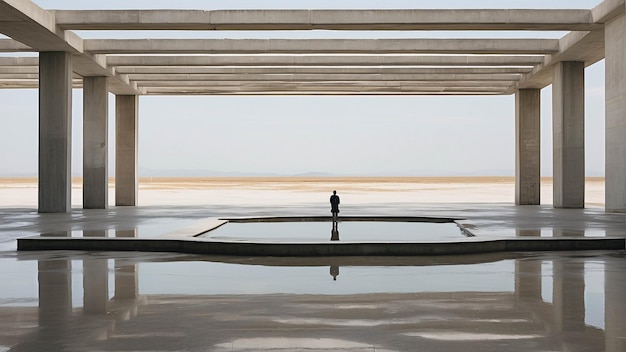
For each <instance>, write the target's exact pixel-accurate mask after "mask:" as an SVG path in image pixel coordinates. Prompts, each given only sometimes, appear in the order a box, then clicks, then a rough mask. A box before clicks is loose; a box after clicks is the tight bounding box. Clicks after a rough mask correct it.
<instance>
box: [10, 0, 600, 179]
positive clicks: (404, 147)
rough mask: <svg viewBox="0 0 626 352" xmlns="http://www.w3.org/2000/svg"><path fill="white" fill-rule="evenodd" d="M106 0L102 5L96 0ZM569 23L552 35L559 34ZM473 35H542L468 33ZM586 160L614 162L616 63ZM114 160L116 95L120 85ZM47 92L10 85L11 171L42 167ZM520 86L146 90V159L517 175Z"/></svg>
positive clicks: (65, 4)
mask: <svg viewBox="0 0 626 352" xmlns="http://www.w3.org/2000/svg"><path fill="white" fill-rule="evenodd" d="M35 2H36V3H38V4H39V5H40V6H42V7H44V8H75V9H79V8H96V7H97V8H112V9H113V8H120V9H121V8H173V7H177V8H192V9H229V8H233V9H234V8H591V7H593V6H595V5H596V4H597V3H599V1H598V0H578V1H567V2H566V4H563V3H565V2H563V1H556V0H551V1H550V0H543V1H533V0H530V1H529V0H525V1H479V0H476V1H446V0H441V1H436V2H434V1H399V0H396V1H384V2H381V1H363V0H361V1H335V0H333V1H330V0H329V1H297V2H296V1H292V2H287V1H278V0H276V1H251V0H248V1H244V0H240V1H227V2H226V1H192V0H187V1H185V0H179V1H176V2H172V1H154V0H152V1H111V0H109V1H106V2H104V1H101V2H91V1H89V2H87V1H59V0H56V1H43V0H42V1H35ZM96 3H97V4H98V5H97V6H94V5H93V4H96ZM562 34H563V33H560V32H557V33H550V32H548V33H541V36H542V37H546V38H558V37H560V36H562ZM80 35H81V36H82V37H84V38H97V37H111V36H115V37H120V38H125V37H183V36H187V35H194V36H198V37H212V38H220V37H226V38H244V37H268V38H271V37H280V38H320V37H324V38H327V37H335V38H363V37H366V38H367V37H375V38H380V37H386V38H394V37H403V38H406V37H456V36H458V35H459V33H458V32H383V33H376V34H372V33H368V32H348V33H344V32H341V33H338V34H337V33H333V32H329V31H315V32H270V33H264V32H260V33H250V32H216V31H214V32H201V33H193V34H191V33H182V32H173V31H168V32H143V31H142V32H132V33H131V34H126V33H122V32H109V33H106V32H95V33H88V32H80ZM463 36H464V37H469V38H471V37H474V38H484V37H512V36H515V37H535V36H537V33H536V32H533V33H529V32H516V33H510V32H509V33H507V32H495V33H494V32H488V33H485V32H467V33H463ZM585 86H586V101H585V104H586V130H585V136H586V141H585V142H586V168H587V173H588V175H598V174H603V172H604V62H599V63H598V64H595V65H593V66H591V67H589V68H587V70H586V82H585ZM110 98H111V99H110V101H111V103H110V107H109V114H110V121H111V124H110V137H111V138H110V139H111V141H110V157H111V158H110V159H111V162H110V165H109V167H110V169H111V171H113V167H114V162H113V156H114V143H113V140H114V139H113V138H114V125H113V123H114V121H113V120H114V105H113V104H114V102H113V101H114V99H113V96H112V95H110ZM37 100H38V98H37V91H36V90H0V106H2V110H1V111H2V113H1V114H0V162H1V164H0V176H1V175H17V174H19V175H28V174H30V175H35V174H36V170H37V118H38V117H37ZM73 106H74V108H73V136H74V137H73V149H72V154H73V155H72V159H73V161H72V169H73V173H74V174H75V175H80V173H81V169H82V151H81V145H82V136H81V134H82V121H81V119H82V91H81V90H75V91H74V95H73ZM514 120H515V111H514V96H495V97H436V96H396V97H393V96H381V97H375V96H363V97H359V96H351V97H350V96H343V97H332V96H318V97H315V96H310V97H303V96H299V97H295V96H287V97H278V96H277V97H211V96H201V97H169V96H168V97H154V96H150V97H141V98H140V100H139V128H140V129H139V131H140V132H139V166H140V169H142V170H145V169H159V170H177V169H184V170H194V169H206V170H216V171H232V172H249V173H278V174H299V173H306V172H311V171H320V172H330V173H336V174H340V175H370V174H386V175H398V174H407V173H411V174H416V175H432V174H440V175H458V174H472V175H473V174H489V175H512V173H513V170H514V166H515V155H514V151H515V149H514V148H515V146H514V140H515V136H514V122H515V121H514ZM541 128H542V153H541V158H542V159H541V163H542V174H543V175H544V176H548V175H551V170H552V155H551V154H552V136H551V131H552V126H551V90H550V87H548V88H545V89H543V91H542V125H541Z"/></svg>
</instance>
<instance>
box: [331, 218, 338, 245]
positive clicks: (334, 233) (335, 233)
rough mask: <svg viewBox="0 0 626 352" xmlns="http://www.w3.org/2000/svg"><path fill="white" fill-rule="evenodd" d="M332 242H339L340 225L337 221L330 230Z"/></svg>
mask: <svg viewBox="0 0 626 352" xmlns="http://www.w3.org/2000/svg"><path fill="white" fill-rule="evenodd" d="M330 240H331V241H339V225H337V222H336V221H333V228H332V229H331V230H330Z"/></svg>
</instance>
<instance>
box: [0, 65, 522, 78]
mask: <svg viewBox="0 0 626 352" xmlns="http://www.w3.org/2000/svg"><path fill="white" fill-rule="evenodd" d="M2 70H3V68H2V67H0V73H2V72H3V71H2ZM115 71H116V72H118V73H123V74H126V75H127V76H128V77H134V75H135V74H139V75H169V74H177V75H182V74H187V75H190V76H193V75H215V74H221V75H241V74H283V75H285V74H310V75H315V74H319V75H321V74H325V75H333V74H370V75H371V74H379V75H385V74H394V75H414V74H431V75H433V74H437V75H452V74H470V75H475V74H522V73H526V72H528V71H530V68H528V67H472V68H469V67H467V68H464V67H332V66H330V67H197V66H192V67H189V66H185V67H175V66H174V67H173V66H140V67H129V66H117V67H116V68H115ZM34 72H35V73H36V71H34ZM27 73H32V72H31V71H28V72H27Z"/></svg>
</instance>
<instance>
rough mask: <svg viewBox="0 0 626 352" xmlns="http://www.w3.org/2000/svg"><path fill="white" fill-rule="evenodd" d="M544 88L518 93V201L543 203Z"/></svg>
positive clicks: (518, 202) (516, 181)
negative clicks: (542, 104)
mask: <svg viewBox="0 0 626 352" xmlns="http://www.w3.org/2000/svg"><path fill="white" fill-rule="evenodd" d="M540 102H541V90H540V89H520V90H518V91H517V92H516V94H515V204H517V205H538V204H540V203H541V196H540V194H541V192H540V191H541V190H540V184H541V163H540V159H541V149H540V146H541V133H540V125H541V119H540V117H541V104H540Z"/></svg>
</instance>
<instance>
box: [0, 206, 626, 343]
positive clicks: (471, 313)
mask: <svg viewBox="0 0 626 352" xmlns="http://www.w3.org/2000/svg"><path fill="white" fill-rule="evenodd" d="M244 204H245V203H244ZM344 209H345V210H343V211H344V213H345V214H353V215H356V214H358V215H407V216H441V217H448V216H449V217H462V218H466V219H469V220H471V222H472V224H473V225H474V226H475V229H474V232H476V233H477V235H478V236H484V237H486V238H487V237H506V236H544V237H546V236H592V237H595V236H622V237H624V236H625V233H626V226H625V221H624V215H623V214H609V213H605V212H604V211H603V210H602V209H601V208H590V209H578V210H565V209H553V208H552V207H551V206H525V207H516V206H513V205H510V204H500V203H497V204H490V203H476V204H472V203H458V204H445V203H437V204H435V203H433V204H425V203H420V204H417V203H416V204H407V203H402V204H394V203H393V202H386V203H378V204H355V205H351V206H347V207H345V208H344ZM326 212H327V209H326V206H325V204H324V205H323V206H322V205H320V206H315V205H313V206H306V205H294V204H290V205H284V206H276V205H271V206H259V205H240V206H237V205H232V204H231V205H229V206H228V207H224V206H218V205H197V204H196V205H190V206H141V207H137V208H122V207H112V208H110V209H108V210H81V209H76V210H74V211H73V212H72V213H70V214H37V213H36V211H35V210H34V209H32V208H11V207H1V208H0V282H2V283H3V284H2V286H1V288H0V351H87V350H89V351H259V350H261V351H263V350H265V351H327V350H333V351H418V350H419V351H529V350H530V351H611V352H613V351H614V352H617V351H625V350H626V305H624V299H625V298H626V254H625V253H624V251H604V252H590V251H579V252H538V253H501V254H489V255H463V256H441V257H350V258H333V257H327V258H317V259H314V258H271V257H225V256H201V255H184V254H175V253H137V252H82V251H46V252H18V251H16V239H17V238H18V237H23V236H32V235H38V234H58V235H68V234H71V235H74V236H103V235H104V236H111V237H113V236H132V237H134V236H138V237H152V236H160V235H162V234H165V233H171V232H172V231H174V232H175V231H176V230H177V229H180V228H185V227H188V226H193V225H194V223H196V222H197V221H202V219H205V218H207V217H228V216H275V215H281V216H284V215H293V216H296V215H320V214H321V215H326V214H325V213H326Z"/></svg>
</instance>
